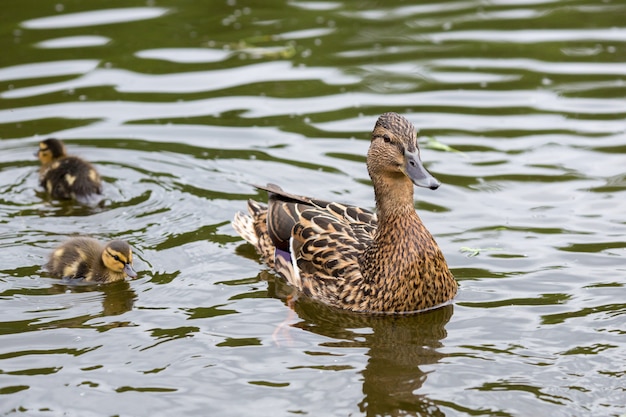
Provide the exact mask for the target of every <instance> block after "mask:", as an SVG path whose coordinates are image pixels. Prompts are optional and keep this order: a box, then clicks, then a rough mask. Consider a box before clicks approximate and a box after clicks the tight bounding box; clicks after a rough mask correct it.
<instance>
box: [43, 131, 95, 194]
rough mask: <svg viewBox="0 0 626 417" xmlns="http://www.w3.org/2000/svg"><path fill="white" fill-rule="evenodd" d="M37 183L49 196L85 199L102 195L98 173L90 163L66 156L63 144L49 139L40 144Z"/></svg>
mask: <svg viewBox="0 0 626 417" xmlns="http://www.w3.org/2000/svg"><path fill="white" fill-rule="evenodd" d="M37 157H38V158H39V160H40V161H41V168H40V170H39V183H40V184H41V186H42V187H44V188H45V189H46V191H47V192H48V194H49V195H50V196H51V197H52V198H56V199H59V200H71V199H74V200H78V201H82V202H88V201H89V199H90V198H92V197H93V196H95V195H98V194H102V183H101V180H100V175H99V174H98V172H97V171H96V169H95V168H94V167H93V165H91V164H90V163H89V162H87V161H85V160H84V159H81V158H79V157H77V156H71V155H67V153H66V151H65V145H64V144H63V142H61V141H60V140H58V139H54V138H50V139H46V140H44V141H42V142H40V143H39V151H38V152H37Z"/></svg>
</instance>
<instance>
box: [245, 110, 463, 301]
mask: <svg viewBox="0 0 626 417" xmlns="http://www.w3.org/2000/svg"><path fill="white" fill-rule="evenodd" d="M367 170H368V173H369V175H370V177H371V179H372V183H373V185H374V193H375V199H376V213H373V212H370V211H368V210H366V209H363V208H360V207H355V206H351V205H346V204H340V203H335V202H328V201H323V200H318V199H315V198H310V197H304V196H299V195H294V194H290V193H286V192H284V191H283V190H282V189H281V188H280V187H278V186H276V185H272V184H269V185H268V186H266V187H258V188H261V189H264V190H266V191H268V193H269V202H268V205H267V206H266V205H264V204H261V203H259V202H256V201H254V200H250V201H248V211H249V215H246V214H243V213H237V214H236V215H235V219H234V220H233V227H234V229H235V230H236V231H237V232H238V233H239V234H240V235H241V236H242V237H243V238H244V239H245V240H247V241H248V242H250V243H251V244H252V245H254V246H255V248H256V249H257V251H258V252H259V253H260V254H261V256H262V257H263V259H264V261H265V262H266V263H267V264H268V265H269V266H270V267H272V268H274V269H275V270H276V272H278V273H279V274H280V275H282V276H283V277H284V278H285V279H286V280H287V281H288V282H289V283H290V284H291V285H292V286H293V287H295V288H296V289H297V290H299V291H300V292H301V293H303V294H305V295H306V296H309V297H311V298H314V299H316V300H319V301H321V302H323V303H326V304H329V305H331V306H335V307H338V308H342V309H347V310H351V311H356V312H368V313H406V312H415V311H420V310H425V309H430V308H433V307H437V306H439V305H441V304H444V303H446V302H448V301H450V300H451V299H452V298H453V297H454V296H455V294H456V291H457V283H456V281H455V279H454V277H453V276H452V273H451V272H450V270H449V269H448V265H447V263H446V260H445V258H444V256H443V254H442V252H441V250H440V249H439V246H438V245H437V243H436V242H435V239H434V238H433V236H432V235H431V234H430V232H429V231H428V230H427V229H426V227H425V226H424V224H423V223H422V221H421V219H420V218H419V216H418V215H417V213H416V212H415V208H414V206H413V185H414V184H415V185H417V186H419V187H425V188H430V189H432V190H435V189H437V188H438V187H439V182H438V181H437V180H436V179H435V178H434V177H433V176H432V175H431V174H430V173H428V171H426V169H425V168H424V166H423V165H422V162H421V159H420V153H419V148H418V145H417V136H416V132H415V127H414V126H413V125H412V124H411V123H410V122H409V121H408V120H407V119H406V118H404V117H402V116H400V115H398V114H396V113H385V114H383V115H381V116H380V117H379V118H378V120H377V121H376V125H375V126H374V130H373V132H372V136H371V143H370V147H369V151H368V153H367Z"/></svg>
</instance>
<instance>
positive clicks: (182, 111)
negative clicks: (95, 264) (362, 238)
mask: <svg viewBox="0 0 626 417" xmlns="http://www.w3.org/2000/svg"><path fill="white" fill-rule="evenodd" d="M624 16H626V5H625V4H623V2H619V1H604V2H591V1H530V0H529V1H515V2H507V1H494V2H473V1H465V2H463V1H445V2H432V3H425V2H419V3H410V2H402V1H398V0H394V1H387V2H374V1H368V2H332V1H296V2H279V1H265V2H242V1H239V0H228V1H221V2H213V1H208V2H197V1H195V2H191V1H177V2H174V1H166V2H156V1H149V2H132V1H107V2H104V1H89V2H86V1H78V0H76V1H69V2H51V1H47V0H38V1H32V0H27V1H16V0H9V1H5V2H3V6H2V12H1V13H0V50H2V51H3V52H2V55H1V56H2V59H1V60H0V248H1V249H2V250H0V310H1V311H2V318H1V319H0V414H2V415H28V416H57V415H58V416H60V415H68V416H81V417H83V416H116V415H119V416H143V415H170V414H172V413H174V414H181V415H183V414H184V415H193V416H195V415H202V416H204V415H215V416H218V415H219V416H242V415H247V416H289V415H299V414H304V415H310V416H349V415H352V416H360V415H363V416H366V415H367V416H399V415H409V416H444V415H445V416H478V415H480V416H529V415H531V416H532V415H536V416H622V415H624V413H626V405H625V404H626V392H625V389H624V386H625V384H624V372H626V369H625V366H626V365H624V364H626V343H625V341H624V334H625V332H626V326H625V324H624V315H625V313H626V304H625V303H624V299H625V296H626V291H625V289H624V282H625V280H626V267H625V265H626V263H625V262H624V257H625V256H626V252H625V248H626V238H625V236H626V222H625V221H624V212H625V210H626V200H625V199H624V196H625V194H624V192H625V191H626V170H625V166H626V165H625V164H624V161H625V156H624V154H625V153H626V122H625V120H626V100H625V99H624V98H625V97H626V64H625V62H626V23H624V22H625V21H624ZM386 111H396V112H398V113H401V114H403V115H404V116H406V117H407V118H408V119H409V120H411V121H412V122H413V123H414V124H415V125H416V127H417V128H418V129H419V130H420V133H421V137H422V139H421V144H422V145H421V146H422V151H421V156H422V159H423V160H424V162H425V164H426V166H427V167H428V169H429V170H430V171H431V172H432V173H433V174H434V175H435V176H436V177H437V178H438V179H439V180H440V181H441V182H442V183H443V185H442V187H441V188H440V189H438V190H437V191H435V192H433V191H430V190H422V189H419V190H416V203H415V206H416V209H417V210H418V212H419V214H420V216H421V218H422V219H423V221H424V223H425V224H426V226H427V227H428V228H429V230H430V231H431V232H432V233H433V235H435V237H436V239H437V242H438V243H439V246H441V248H442V250H443V252H444V254H445V256H446V258H447V260H448V263H449V265H450V267H451V269H452V271H453V273H454V274H455V276H456V277H457V279H458V281H459V284H460V290H459V294H458V296H457V298H456V300H455V303H454V304H453V305H450V306H446V307H445V308H442V309H439V310H435V311H432V312H428V313H425V314H419V315H414V316H406V317H404V316H403V317H368V316H362V315H352V314H347V313H344V312H338V311H336V310H333V309H330V308H325V307H323V306H320V305H318V304H316V303H313V302H311V301H310V300H307V299H305V298H300V299H299V300H298V302H297V303H296V305H295V307H294V308H293V309H291V308H290V307H289V306H288V305H287V304H286V302H285V298H286V296H287V295H288V294H290V289H289V288H288V287H286V285H285V284H284V283H282V282H281V281H280V280H279V279H278V278H277V277H276V276H274V275H273V274H272V272H271V271H270V270H268V269H267V268H266V267H265V266H264V265H263V264H261V263H260V262H259V258H258V256H257V255H256V253H255V252H254V249H253V248H252V247H251V246H249V245H247V244H244V242H243V240H242V239H241V238H239V237H238V236H237V235H236V233H235V232H234V230H233V229H232V227H231V226H230V221H231V219H232V217H233V215H234V214H235V212H237V211H239V210H245V206H246V200H247V199H248V198H255V199H265V198H266V196H265V195H264V194H263V193H261V192H257V191H256V190H255V189H254V188H252V187H251V186H250V185H249V184H250V183H261V184H263V183H267V182H274V183H278V184H280V185H281V186H282V187H283V188H284V189H285V190H288V191H291V192H294V193H297V194H305V195H312V196H316V197H319V198H323V199H334V200H337V201H341V202H348V203H351V204H357V205H361V206H363V207H366V208H370V209H371V208H373V205H374V203H373V191H372V189H371V183H370V181H369V177H368V176H367V171H366V169H365V154H366V152H367V147H368V137H369V133H370V132H371V129H372V127H373V125H374V122H375V120H376V118H377V117H378V115H380V114H381V113H383V112H386ZM50 136H54V137H58V138H61V139H63V140H64V141H65V142H66V144H67V146H68V148H69V149H70V151H71V152H72V153H74V154H77V155H80V156H82V157H84V158H86V159H88V160H90V161H92V162H93V163H94V165H95V166H96V167H97V168H98V170H99V171H100V173H101V174H102V176H103V178H104V181H105V185H104V189H105V200H104V203H103V205H102V206H101V207H97V208H87V207H81V206H77V205H73V204H63V203H59V202H55V201H50V200H48V199H47V198H46V197H45V195H44V194H43V193H41V190H39V189H38V180H37V172H38V163H37V160H36V159H35V158H34V156H33V153H34V152H35V151H36V149H37V143H38V142H39V141H40V140H41V139H43V138H46V137H50ZM74 234H86V235H91V236H94V237H96V238H99V239H101V240H108V239H111V238H121V239H126V240H128V241H129V242H130V243H131V244H132V245H133V247H134V248H135V268H136V269H137V270H138V271H140V274H139V277H138V278H137V279H136V280H133V281H129V282H122V283H117V284H111V285H106V286H99V287H68V286H66V285H62V283H61V282H59V281H58V280H55V279H52V278H49V277H48V276H47V275H46V274H45V273H44V272H43V271H42V269H41V265H43V264H44V263H45V262H46V258H47V256H48V254H49V253H50V252H51V250H52V249H53V248H54V247H55V246H56V245H58V244H59V242H62V241H63V240H64V239H66V238H67V237H68V236H70V235H74Z"/></svg>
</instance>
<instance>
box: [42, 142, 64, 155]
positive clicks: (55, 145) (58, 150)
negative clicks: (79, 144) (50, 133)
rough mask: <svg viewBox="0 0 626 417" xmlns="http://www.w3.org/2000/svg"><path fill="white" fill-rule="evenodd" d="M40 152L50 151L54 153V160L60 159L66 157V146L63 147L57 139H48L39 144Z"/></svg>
mask: <svg viewBox="0 0 626 417" xmlns="http://www.w3.org/2000/svg"><path fill="white" fill-rule="evenodd" d="M42 145H43V146H42ZM39 150H40V151H45V150H49V151H50V152H52V157H53V158H59V157H61V156H65V145H63V142H61V141H60V140H58V139H55V138H50V139H46V140H44V141H42V142H41V143H40V144H39Z"/></svg>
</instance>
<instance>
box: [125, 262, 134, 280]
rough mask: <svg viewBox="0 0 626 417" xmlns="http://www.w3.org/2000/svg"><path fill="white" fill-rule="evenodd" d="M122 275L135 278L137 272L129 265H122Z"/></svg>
mask: <svg viewBox="0 0 626 417" xmlns="http://www.w3.org/2000/svg"><path fill="white" fill-rule="evenodd" d="M124 273H125V274H126V275H128V276H129V277H130V278H135V277H136V276H137V272H136V271H135V270H134V269H133V266H132V265H131V264H126V265H124Z"/></svg>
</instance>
